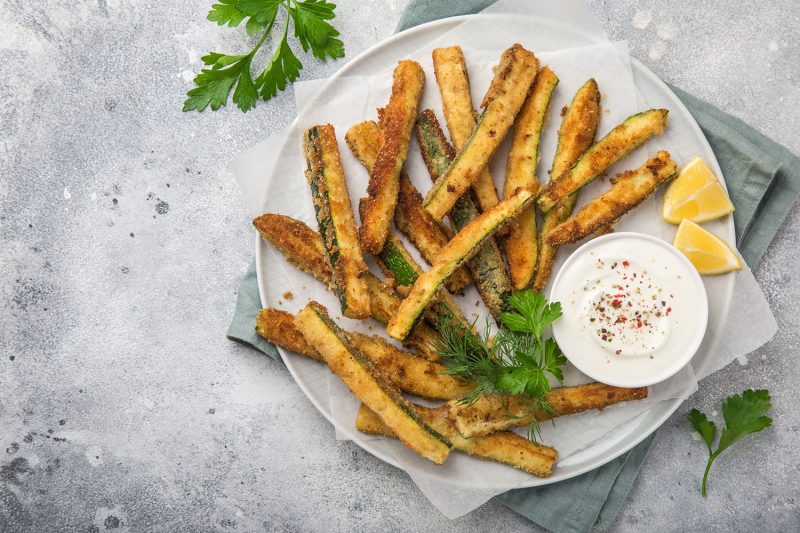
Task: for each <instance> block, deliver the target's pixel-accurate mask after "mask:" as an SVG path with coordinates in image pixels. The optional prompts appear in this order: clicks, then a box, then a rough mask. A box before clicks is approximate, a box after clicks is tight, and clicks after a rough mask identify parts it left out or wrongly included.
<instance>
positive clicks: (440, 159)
mask: <svg viewBox="0 0 800 533" xmlns="http://www.w3.org/2000/svg"><path fill="white" fill-rule="evenodd" d="M416 132H417V139H418V140H419V145H420V148H421V149H422V157H423V159H424V160H425V165H426V166H427V167H428V173H429V174H430V176H431V179H432V180H433V181H436V180H437V179H438V178H439V176H441V175H442V173H443V172H444V171H445V170H446V169H447V167H448V166H449V165H450V163H451V162H452V161H453V158H455V150H453V147H452V146H450V143H449V142H447V138H445V136H444V132H442V128H441V127H440V126H439V121H438V120H437V119H436V115H435V114H434V113H433V111H431V110H430V109H426V110H425V111H423V112H422V113H420V115H419V118H417V125H416ZM475 203H476V202H475V200H474V199H473V194H472V193H471V192H470V191H467V192H465V193H464V194H463V195H462V196H461V198H459V199H458V200H456V203H455V204H453V208H452V209H451V210H450V213H449V217H450V222H452V224H453V226H454V227H455V229H456V230H458V231H460V230H461V229H463V228H464V226H466V225H467V224H469V223H470V222H472V221H473V220H474V219H475V218H477V217H478V215H479V214H480V212H479V211H478V207H477V206H476V205H475ZM467 266H468V267H469V270H470V272H471V273H472V277H473V279H474V280H475V286H476V287H477V288H478V292H479V293H480V295H481V298H482V299H483V303H484V304H486V307H487V308H488V309H489V312H490V313H491V314H492V316H493V317H494V318H495V320H499V319H500V313H502V312H503V311H504V310H505V297H506V296H508V295H509V294H511V281H510V280H509V279H508V274H507V273H506V266H505V262H504V261H503V256H502V255H501V254H500V248H499V247H498V246H497V242H496V241H495V239H494V237H487V239H486V241H485V242H484V243H483V244H481V246H480V247H479V248H478V250H477V251H476V252H475V255H473V256H472V257H471V258H469V259H468V260H467Z"/></svg>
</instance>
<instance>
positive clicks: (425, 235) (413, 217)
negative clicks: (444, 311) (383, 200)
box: [394, 174, 472, 293]
mask: <svg viewBox="0 0 800 533" xmlns="http://www.w3.org/2000/svg"><path fill="white" fill-rule="evenodd" d="M422 201H423V200H422V195H421V194H420V193H419V191H417V189H416V187H414V185H413V184H412V183H411V180H410V179H409V178H408V176H407V175H405V174H403V175H401V176H400V193H399V195H398V198H397V209H396V210H395V217H394V223H395V225H396V226H397V229H398V230H400V232H401V233H403V235H405V236H406V237H408V238H409V240H410V241H411V242H413V243H414V246H416V247H417V250H419V251H420V254H422V257H424V258H425V260H426V261H427V262H428V263H429V264H430V263H432V262H433V259H434V258H435V257H436V256H437V255H438V254H439V252H441V251H442V248H444V246H445V245H446V244H447V241H449V240H450V238H449V237H448V235H447V234H446V233H445V232H444V231H443V230H442V228H441V226H440V225H439V223H438V222H437V221H436V220H434V219H433V218H431V216H430V215H429V214H428V212H427V211H425V209H423V207H422ZM471 283H472V278H471V277H470V275H469V272H467V270H466V269H465V268H463V267H462V268H458V269H456V271H455V272H453V274H452V275H451V276H450V277H449V278H447V281H445V286H446V287H447V290H449V291H450V292H453V293H462V292H463V290H464V287H466V286H468V285H470V284H471Z"/></svg>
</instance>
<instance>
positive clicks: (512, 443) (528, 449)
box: [356, 404, 558, 477]
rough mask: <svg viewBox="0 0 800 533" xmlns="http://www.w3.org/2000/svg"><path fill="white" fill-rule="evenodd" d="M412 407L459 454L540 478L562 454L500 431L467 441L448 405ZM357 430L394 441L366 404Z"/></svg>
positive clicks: (546, 475) (363, 406)
mask: <svg viewBox="0 0 800 533" xmlns="http://www.w3.org/2000/svg"><path fill="white" fill-rule="evenodd" d="M412 405H413V406H414V409H416V410H417V412H418V413H419V415H420V416H421V417H422V418H423V419H424V420H425V421H426V422H427V423H428V424H429V425H430V426H431V427H432V428H434V429H435V430H436V431H438V432H439V433H441V434H442V435H444V436H445V437H447V438H448V439H449V440H450V442H452V443H453V449H455V450H458V451H461V452H464V453H467V454H469V455H472V456H474V457H480V458H482V459H489V460H490V461H497V462H498V463H503V464H507V465H509V466H513V467H514V468H519V469H520V470H523V471H525V472H528V473H529V474H533V475H535V476H539V477H548V476H550V474H551V473H552V471H553V465H555V462H556V460H557V459H558V453H557V452H556V450H554V449H553V448H551V447H549V446H543V445H541V444H537V443H535V442H532V441H530V440H528V439H526V438H524V437H521V436H519V435H517V434H516V433H514V432H513V431H498V432H497V433H492V434H491V435H487V436H485V437H475V438H472V439H467V438H464V437H462V436H461V434H460V433H459V432H458V430H457V429H456V427H455V424H453V422H452V421H451V420H450V419H449V418H448V409H447V406H446V405H443V406H441V407H424V406H422V405H416V404H412ZM356 429H357V430H359V431H361V432H363V433H369V434H371V435H381V436H384V437H394V433H393V432H392V430H391V429H390V428H389V427H387V426H386V424H384V423H383V422H382V421H381V419H380V417H378V415H376V414H375V413H374V412H372V411H371V410H370V408H369V407H367V406H365V405H363V404H362V405H361V407H360V408H359V409H358V416H357V417H356Z"/></svg>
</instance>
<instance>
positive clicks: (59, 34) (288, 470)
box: [0, 0, 800, 532]
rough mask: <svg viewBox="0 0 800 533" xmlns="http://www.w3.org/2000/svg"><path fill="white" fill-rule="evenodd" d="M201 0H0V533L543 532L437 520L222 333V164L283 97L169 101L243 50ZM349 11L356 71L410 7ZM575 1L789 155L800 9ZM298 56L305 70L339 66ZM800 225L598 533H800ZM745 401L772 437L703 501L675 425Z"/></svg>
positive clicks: (243, 219) (226, 230) (699, 459)
mask: <svg viewBox="0 0 800 533" xmlns="http://www.w3.org/2000/svg"><path fill="white" fill-rule="evenodd" d="M210 3H211V2H210V1H209V0H180V1H175V2H156V1H152V0H149V1H148V0H135V1H130V2H122V1H115V0H97V1H92V2H89V1H86V2H67V1H66V0H42V1H37V2H25V1H20V0H0V17H2V20H3V21H4V30H3V32H2V35H0V51H1V52H2V76H0V132H1V134H2V145H0V165H1V168H2V175H1V177H0V305H1V306H2V313H0V530H2V531H4V532H5V531H8V532H11V531H105V530H113V529H116V530H130V531H249V530H261V529H263V530H271V531H295V530H296V531H377V530H391V531H475V530H482V531H517V530H535V529H536V528H535V527H534V526H533V525H532V524H531V523H530V522H528V521H526V520H525V519H523V518H521V517H519V516H518V515H516V514H514V513H513V512H511V511H509V510H507V509H506V508H504V507H503V506H502V505H500V504H496V503H490V504H487V505H484V506H483V507H481V508H479V509H478V510H476V511H474V512H473V513H471V514H469V515H467V516H465V517H463V518H461V519H458V520H454V521H448V520H447V519H445V518H444V517H443V516H442V515H441V514H439V513H438V512H437V511H436V510H435V509H434V508H433V507H432V506H431V505H430V504H429V503H428V502H427V501H426V500H425V498H424V497H423V496H422V495H421V494H420V493H419V492H418V491H417V489H416V487H415V486H414V485H413V483H412V482H411V481H410V480H409V479H408V478H407V477H406V476H405V475H404V474H403V473H402V472H400V471H398V470H396V469H394V468H392V467H389V466H387V465H386V464H384V463H382V462H381V461H379V460H377V459H375V458H373V457H372V456H370V455H369V454H367V453H365V452H363V451H361V450H360V449H359V448H357V447H356V446H354V445H352V444H350V443H339V442H336V441H335V440H334V435H333V430H332V428H331V427H330V425H329V424H328V423H327V422H326V421H325V420H324V419H323V418H322V416H321V415H319V414H318V413H317V412H316V410H315V409H314V408H313V406H312V405H311V404H310V403H309V402H308V401H307V400H306V399H305V397H304V396H303V394H302V393H301V392H300V391H299V390H298V388H297V387H296V386H295V385H294V384H293V383H292V380H291V379H290V377H289V375H288V373H287V372H286V371H285V370H284V369H283V367H282V366H280V365H279V364H277V363H275V362H273V361H271V360H270V359H268V358H266V357H264V356H262V355H260V354H258V353H255V352H253V351H250V350H248V349H245V348H243V347H241V346H238V345H236V344H233V343H231V342H229V341H227V340H226V339H225V337H224V332H225V329H226V326H227V324H228V320H229V318H230V316H231V314H232V312H233V308H234V301H235V298H236V291H237V285H238V282H239V278H240V276H241V274H242V273H243V272H244V270H245V268H246V266H247V264H248V263H249V261H250V259H251V256H252V241H253V232H252V229H251V227H250V224H249V220H248V217H247V214H246V213H245V210H244V207H243V204H242V201H241V199H240V198H239V196H238V193H237V190H236V186H235V183H234V180H233V176H232V174H231V172H230V170H229V166H228V164H229V161H230V159H231V158H232V156H233V155H235V154H237V153H239V152H240V151H241V150H243V149H244V148H246V147H248V146H250V145H251V144H253V143H254V142H256V141H258V140H260V139H262V138H264V137H265V136H267V135H269V134H271V133H273V132H277V131H279V130H280V129H281V128H283V127H285V126H286V125H288V124H289V122H290V121H291V120H292V117H293V114H294V108H293V104H292V100H291V98H290V96H289V95H287V94H284V95H282V96H280V97H278V98H277V99H275V100H274V101H272V102H270V103H269V104H268V105H259V107H258V109H257V110H255V111H253V112H251V113H248V114H247V115H243V114H241V113H240V112H239V111H237V110H235V109H227V110H223V111H219V112H217V113H210V112H206V113H203V114H183V113H181V112H180V107H181V103H182V100H183V95H184V93H185V91H186V90H187V89H188V88H189V86H190V85H189V81H188V80H189V79H191V76H192V73H194V72H195V71H197V70H198V68H199V62H198V58H199V56H200V55H201V54H202V53H204V52H206V51H207V50H210V49H222V50H236V49H240V48H241V46H242V36H241V35H240V33H239V32H234V31H229V30H222V29H218V28H216V27H215V26H212V25H211V24H210V23H208V22H206V21H205V12H206V10H207V8H208V6H209V4H210ZM341 4H342V5H341V6H340V7H339V9H338V16H337V20H336V24H337V26H338V27H339V28H340V29H341V30H342V33H343V36H344V40H345V42H346V44H347V51H348V56H349V57H353V56H354V55H355V54H356V53H358V52H360V51H362V50H364V49H366V48H367V47H369V46H371V45H372V44H374V43H376V42H378V41H380V40H381V39H383V38H385V37H387V36H388V35H390V34H391V33H392V30H393V28H394V26H395V24H396V21H397V19H398V18H399V16H400V13H401V11H402V9H403V7H404V2H403V1H402V0H389V1H388V2H375V3H363V2H359V3H353V2H342V3H341ZM589 8H590V9H591V10H592V11H593V12H594V13H595V15H596V16H597V17H598V18H599V19H600V21H601V22H602V24H603V26H604V27H605V28H606V29H607V31H608V33H609V34H610V35H611V37H612V38H615V39H628V40H629V42H630V43H631V49H632V52H633V53H634V54H635V55H636V56H637V57H639V58H640V59H642V60H643V61H644V62H645V63H646V64H647V65H649V66H650V67H651V68H652V69H653V70H654V71H655V72H656V73H657V74H659V75H660V76H662V77H663V78H664V79H666V80H668V81H671V82H673V83H675V84H676V85H678V86H680V87H682V88H684V89H686V90H688V91H690V92H692V93H694V94H696V95H698V96H700V97H702V98H705V99H707V100H710V101H711V102H713V103H715V104H716V105H718V106H720V107H721V108H722V109H724V110H726V111H728V112H731V113H733V114H735V115H737V116H739V117H741V118H743V119H744V120H745V121H747V122H749V123H750V124H752V125H754V126H755V127H757V128H758V129H760V130H761V131H763V132H764V133H766V134H767V135H770V136H771V137H773V138H774V139H776V140H778V141H780V142H782V143H784V144H785V145H786V146H788V147H789V148H790V149H792V150H793V151H794V152H795V153H800V140H798V137H797V133H798V131H800V118H799V117H800V114H798V109H800V48H798V42H799V41H800V31H799V28H800V4H798V3H797V2H796V1H794V0H783V1H780V0H765V1H760V2H756V1H754V0H749V1H744V2H736V3H734V2H726V1H722V0H719V1H708V0H705V1H701V2H685V1H680V2H679V1H677V0H675V1H669V2H643V1H641V2H632V3H630V2H626V3H625V5H621V3H619V2H611V1H607V2H606V1H597V0H593V1H590V2H589ZM645 23H647V24H645ZM304 61H305V62H306V69H305V70H304V71H303V78H305V79H310V78H316V77H320V76H327V75H330V74H331V73H333V72H334V71H335V70H336V69H337V68H339V67H340V66H341V65H342V63H341V62H339V63H331V64H320V63H317V62H313V61H309V60H304ZM799 232H800V209H798V208H797V206H795V208H794V209H793V211H792V213H791V216H790V217H789V220H788V221H787V222H786V224H785V226H784V227H783V229H782V230H781V231H780V233H779V234H778V237H777V239H776V240H775V242H774V243H773V245H772V246H771V248H770V250H769V252H768V253H767V255H766V256H765V258H764V261H763V264H762V266H761V267H760V268H759V269H758V271H757V278H758V279H759V281H760V282H761V283H762V286H763V288H764V290H765V292H766V293H767V296H768V298H769V301H770V303H771V305H772V307H773V310H774V312H775V315H776V317H777V319H778V322H779V324H780V332H779V333H778V335H777V336H776V337H775V339H774V340H773V341H772V342H770V343H769V344H768V345H767V346H765V347H763V348H762V349H760V350H758V351H757V352H756V353H754V354H752V355H751V356H750V357H749V362H748V363H747V364H746V365H740V364H736V363H735V364H733V365H731V366H730V367H729V368H727V369H725V370H723V371H721V372H719V373H717V374H716V375H714V376H712V377H711V378H709V379H707V380H705V381H704V382H703V383H702V386H701V390H700V391H699V392H698V393H697V394H696V395H695V396H694V397H692V398H691V399H690V400H689V401H688V402H687V403H686V404H685V406H684V407H682V408H681V409H680V410H679V411H678V412H677V413H676V414H675V416H673V417H672V418H671V419H670V420H669V421H668V423H667V424H665V426H664V427H663V428H662V429H661V430H660V431H659V432H658V438H657V440H656V443H655V445H654V447H653V450H652V452H651V454H650V458H649V460H648V461H647V463H646V465H645V466H644V468H643V470H642V473H641V475H640V476H639V479H638V481H637V482H636V485H635V486H634V488H633V491H632V492H631V496H630V498H629V499H628V501H627V502H626V504H625V506H624V509H623V511H622V513H621V515H620V517H619V520H618V522H617V524H616V525H615V527H614V529H615V530H616V531H621V532H627V531H642V530H647V531H686V530H692V529H700V528H703V529H704V530H709V531H749V530H754V529H761V530H764V531H789V530H795V531H796V530H798V529H800V503H799V502H798V481H797V480H798V478H800V469H799V468H798V465H799V464H800V452H798V449H799V448H798V447H797V446H796V441H797V438H798V436H800V434H799V433H798V431H799V430H800V415H798V409H797V407H798V405H799V404H800V398H798V392H797V390H798V389H797V386H796V384H797V382H798V381H800V371H798V368H800V367H799V366H798V365H797V364H796V360H795V359H796V357H797V348H798V346H800V318H798V316H800V306H798V300H800V279H798V268H797V263H796V261H797V259H796V257H797V256H796V254H797V243H798V233H799ZM747 387H767V388H769V389H770V391H771V392H772V394H773V396H774V399H775V400H774V402H775V408H774V410H773V417H774V418H775V426H774V428H772V429H770V430H768V431H766V432H765V433H763V434H760V435H758V436H756V437H754V438H750V439H747V440H746V441H744V442H742V443H741V444H739V445H737V446H736V447H735V448H734V449H732V450H731V451H730V452H729V453H728V454H727V455H725V456H724V457H722V458H721V459H720V460H719V461H718V462H717V464H716V465H715V469H714V471H713V473H712V478H711V485H710V494H709V497H708V498H707V499H705V500H704V499H702V498H701V497H700V496H699V494H698V483H699V479H700V475H701V473H702V470H703V467H704V463H705V457H704V455H705V452H704V450H703V447H702V445H701V444H700V443H698V442H696V441H694V440H693V439H692V438H691V436H690V434H689V430H688V428H687V424H686V418H685V416H686V412H687V411H688V409H689V408H690V407H693V406H698V407H700V408H703V409H705V410H707V411H712V410H714V409H715V407H716V406H717V405H718V403H719V402H721V401H722V400H723V399H724V398H725V397H726V396H727V395H729V394H731V393H734V392H739V391H741V390H742V389H744V388H747Z"/></svg>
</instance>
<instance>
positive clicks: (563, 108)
mask: <svg viewBox="0 0 800 533" xmlns="http://www.w3.org/2000/svg"><path fill="white" fill-rule="evenodd" d="M567 109H568V108H567V106H564V107H562V108H561V116H562V117H563V116H564V115H566V114H567Z"/></svg>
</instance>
